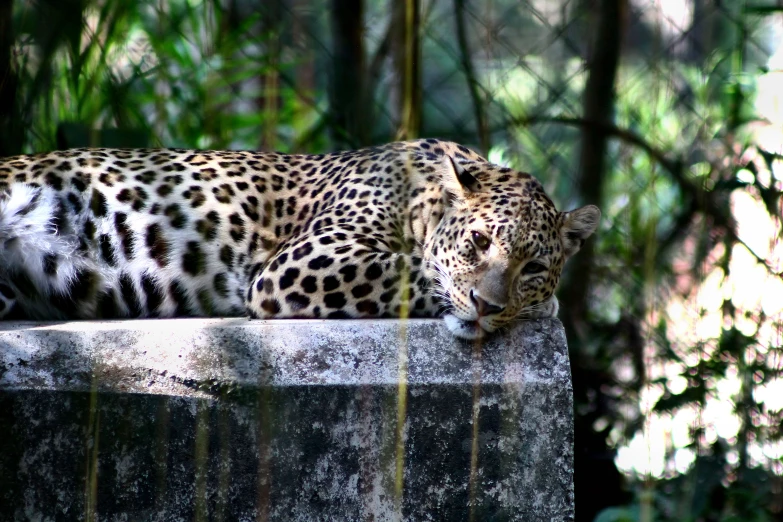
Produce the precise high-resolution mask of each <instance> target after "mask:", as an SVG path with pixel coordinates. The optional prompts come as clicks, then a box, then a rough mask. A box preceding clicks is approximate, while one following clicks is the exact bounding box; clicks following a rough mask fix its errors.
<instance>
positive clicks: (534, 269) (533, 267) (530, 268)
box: [522, 261, 546, 274]
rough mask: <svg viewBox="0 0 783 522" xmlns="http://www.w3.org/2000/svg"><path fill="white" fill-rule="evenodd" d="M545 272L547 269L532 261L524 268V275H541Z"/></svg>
mask: <svg viewBox="0 0 783 522" xmlns="http://www.w3.org/2000/svg"><path fill="white" fill-rule="evenodd" d="M545 271H546V267H545V266H544V265H542V264H541V263H539V262H538V261H531V262H529V263H528V264H526V265H525V266H524V268H522V273H523V274H540V273H541V272H545Z"/></svg>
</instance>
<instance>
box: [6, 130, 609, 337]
mask: <svg viewBox="0 0 783 522" xmlns="http://www.w3.org/2000/svg"><path fill="white" fill-rule="evenodd" d="M600 216H601V212H600V210H599V209H598V208H597V207H596V206H594V205H586V206H583V207H581V208H577V209H575V210H572V211H568V212H560V211H558V210H557V209H556V208H555V205H554V203H553V202H552V200H551V199H550V198H549V197H548V196H547V194H546V193H545V191H544V188H543V185H542V183H541V182H540V181H539V180H538V179H536V178H535V177H534V176H532V175H531V174H529V173H526V172H521V171H517V170H514V169H512V168H509V167H505V166H500V165H496V164H493V163H491V162H489V161H487V160H486V159H484V158H483V157H482V156H481V155H479V154H478V153H476V152H474V151H473V150H471V149H469V148H468V147H465V146H463V145H459V144H457V143H453V142H449V141H442V140H437V139H432V138H428V139H419V140H413V141H404V142H395V143H389V144H385V145H377V146H372V147H367V148H361V149H358V150H349V151H340V152H332V153H326V154H317V155H312V154H311V155H308V154H284V153H278V152H258V151H228V150H187V149H177V148H172V149H155V148H148V149H120V148H117V149H109V148H75V149H66V150H59V151H54V152H48V153H39V154H33V155H18V156H12V157H6V158H0V319H2V320H32V321H68V320H90V319H92V320H97V319H123V318H154V317H161V318H164V317H165V318H168V317H209V316H218V317H220V316H229V317H230V316H248V317H250V318H252V319H301V318H309V319H345V318H396V319H407V318H417V317H435V318H442V319H443V322H442V324H444V325H445V327H446V328H447V329H448V331H449V332H450V333H451V334H452V335H453V336H454V337H457V338H461V339H466V340H475V339H481V338H483V337H484V336H485V335H487V334H491V333H493V332H496V331H498V330H502V329H504V328H507V327H509V326H511V325H512V324H513V323H514V322H516V321H519V320H530V319H538V318H547V317H554V316H556V315H557V313H558V308H559V305H558V301H557V298H556V296H555V290H556V288H557V285H558V282H559V280H560V276H561V272H562V270H563V267H564V263H565V261H566V260H567V259H568V258H570V257H571V256H573V255H574V254H575V253H576V252H578V251H579V250H580V248H582V247H583V245H584V243H585V240H586V239H587V238H588V237H589V236H591V235H592V234H593V233H594V232H595V230H596V228H597V226H598V223H599V220H600Z"/></svg>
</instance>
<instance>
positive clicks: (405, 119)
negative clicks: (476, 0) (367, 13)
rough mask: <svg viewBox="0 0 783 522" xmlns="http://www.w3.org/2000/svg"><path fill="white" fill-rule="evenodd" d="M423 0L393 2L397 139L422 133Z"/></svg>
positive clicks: (407, 138)
mask: <svg viewBox="0 0 783 522" xmlns="http://www.w3.org/2000/svg"><path fill="white" fill-rule="evenodd" d="M420 4H421V2H420V0H399V1H398V2H393V3H392V24H393V27H394V37H393V44H392V47H393V48H392V53H393V54H392V55H393V63H394V71H395V77H396V79H397V82H398V84H397V85H396V88H395V92H396V93H397V96H396V105H397V106H396V107H395V109H396V110H397V134H396V139H398V140H410V139H413V138H417V137H418V136H419V133H420V131H421V38H420V37H419V33H420V27H419V24H420V16H419V12H420Z"/></svg>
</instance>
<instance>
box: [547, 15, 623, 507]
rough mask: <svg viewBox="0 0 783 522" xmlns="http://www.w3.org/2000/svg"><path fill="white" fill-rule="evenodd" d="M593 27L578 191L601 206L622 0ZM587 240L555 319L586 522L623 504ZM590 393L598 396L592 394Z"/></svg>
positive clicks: (577, 491)
mask: <svg viewBox="0 0 783 522" xmlns="http://www.w3.org/2000/svg"><path fill="white" fill-rule="evenodd" d="M593 3H594V4H595V5H596V7H598V9H595V10H593V12H595V13H596V18H597V20H596V22H597V23H596V24H594V25H595V27H596V31H595V33H594V41H593V45H592V46H591V55H590V56H589V58H588V78H587V84H586V86H585V91H584V118H585V120H586V121H587V124H586V125H585V126H583V128H582V143H581V151H580V158H579V160H580V161H579V172H578V179H577V194H579V196H580V197H581V198H582V202H583V203H592V204H595V205H598V206H599V207H600V206H601V202H602V200H603V191H604V179H605V173H606V153H607V146H608V142H609V135H608V134H607V133H606V132H605V129H606V127H608V126H610V124H611V123H612V121H613V115H614V102H615V90H614V84H615V78H616V75H617V67H618V63H619V59H620V43H621V33H622V24H623V15H624V14H625V12H626V10H627V0H594V2H593ZM593 245H594V242H593V241H588V242H587V243H586V244H585V248H583V249H582V250H581V251H580V252H579V254H578V255H577V256H576V257H575V258H574V259H572V260H571V261H570V263H569V264H570V267H569V274H570V275H571V277H569V278H568V279H567V281H564V282H565V283H566V284H565V285H564V287H563V290H562V292H561V293H560V296H561V298H562V300H563V312H564V313H561V318H562V319H563V323H564V325H565V327H566V329H567V331H568V336H569V337H568V338H569V345H570V349H571V352H572V358H571V361H572V375H573V379H574V402H575V405H576V406H577V412H578V411H579V409H580V408H579V406H581V407H582V408H581V409H583V410H584V411H587V413H583V414H578V413H577V414H576V416H575V425H574V489H575V495H576V520H577V521H592V520H593V519H594V518H595V516H596V514H597V513H598V512H599V511H601V510H602V509H603V508H605V507H608V506H613V505H618V504H622V503H623V502H624V501H625V500H626V498H625V494H624V492H623V491H622V477H621V475H620V473H619V472H618V471H617V468H616V466H615V465H614V455H615V453H614V451H613V450H612V449H610V448H609V447H608V445H607V441H606V438H607V435H608V429H607V430H604V431H602V432H597V431H595V430H594V428H593V426H594V423H595V421H596V420H598V419H599V418H601V417H603V416H605V415H608V416H611V415H612V412H611V405H609V404H608V403H607V402H606V401H605V400H603V399H601V397H602V391H601V389H602V387H603V386H605V385H607V384H610V383H612V382H613V377H612V375H611V372H610V371H609V370H608V368H605V367H602V365H601V363H598V362H597V360H595V359H593V358H591V357H590V356H586V355H585V353H584V350H582V349H580V347H581V346H582V345H583V344H584V343H585V341H586V340H587V339H588V338H590V336H591V334H590V325H589V323H587V322H586V314H587V311H588V306H587V300H588V298H589V293H588V292H589V288H590V277H589V276H590V274H591V273H592V270H593V266H594V263H595V254H594V250H593ZM590 397H596V398H597V399H591V398H590ZM595 484H602V491H603V494H602V495H600V496H596V495H594V494H591V492H594V491H595Z"/></svg>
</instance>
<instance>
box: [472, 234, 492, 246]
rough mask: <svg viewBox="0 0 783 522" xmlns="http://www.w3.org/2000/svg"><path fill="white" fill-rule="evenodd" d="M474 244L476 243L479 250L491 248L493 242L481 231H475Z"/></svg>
mask: <svg viewBox="0 0 783 522" xmlns="http://www.w3.org/2000/svg"><path fill="white" fill-rule="evenodd" d="M472 236H473V244H475V245H476V248H478V249H479V250H486V249H488V248H489V245H490V244H492V241H490V240H489V238H488V237H487V236H485V235H484V234H482V233H481V232H475V231H474V232H473V234H472Z"/></svg>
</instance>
